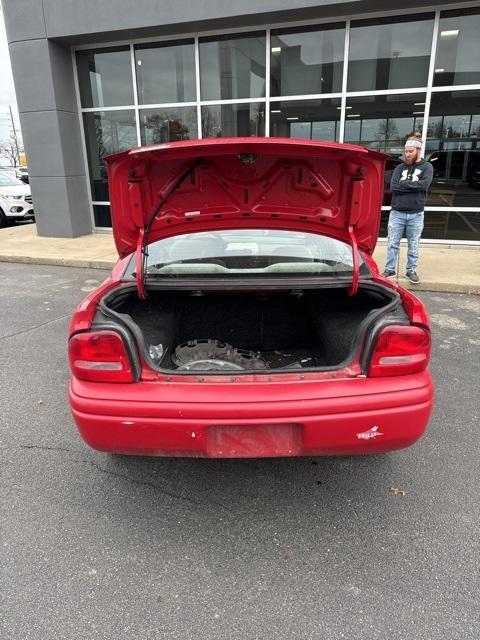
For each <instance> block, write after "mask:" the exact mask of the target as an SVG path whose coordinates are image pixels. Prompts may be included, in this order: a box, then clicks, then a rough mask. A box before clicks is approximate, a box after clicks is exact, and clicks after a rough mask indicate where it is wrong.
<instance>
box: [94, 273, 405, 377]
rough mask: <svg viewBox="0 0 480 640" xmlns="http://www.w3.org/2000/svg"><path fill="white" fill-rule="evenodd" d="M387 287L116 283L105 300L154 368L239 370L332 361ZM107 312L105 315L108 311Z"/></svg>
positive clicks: (380, 304) (355, 342) (356, 339)
mask: <svg viewBox="0 0 480 640" xmlns="http://www.w3.org/2000/svg"><path fill="white" fill-rule="evenodd" d="M398 300H399V298H398V296H397V295H396V294H395V293H394V292H393V291H392V292H388V291H387V290H385V289H383V288H375V286H374V285H368V286H365V287H362V288H360V289H359V291H358V293H357V294H356V295H355V296H352V297H349V296H348V294H347V291H346V289H343V288H338V289H317V290H292V291H280V292H279V291H265V290H258V291H247V292H246V291H226V292H218V291H209V290H201V291H199V290H197V291H167V290H150V291H149V296H148V298H147V299H146V300H140V299H139V298H138V296H137V293H136V291H133V290H132V289H128V290H125V289H124V290H122V291H119V292H116V293H115V294H114V295H111V296H110V297H109V299H108V300H107V301H105V304H106V306H107V308H108V310H110V311H114V315H115V314H119V316H118V318H119V319H121V320H122V321H123V322H125V323H126V324H127V325H129V326H130V327H131V328H132V329H133V330H134V333H135V334H136V336H137V340H138V341H139V342H141V343H142V342H143V345H142V347H143V349H144V353H145V354H148V355H149V356H150V359H151V361H152V362H153V364H154V365H155V366H156V367H157V368H159V369H177V370H183V371H205V372H207V371H233V370H236V371H241V370H250V371H251V370H268V369H302V368H319V367H337V366H339V365H341V364H343V363H345V361H346V360H348V359H350V358H351V357H352V356H353V354H354V352H355V351H356V349H357V348H358V346H359V345H360V339H361V337H362V336H363V334H364V332H365V331H366V329H367V328H369V327H370V326H372V324H373V323H374V322H375V320H376V318H378V317H379V316H380V315H383V310H385V307H387V306H388V305H390V308H391V309H392V312H393V310H394V308H397V311H396V313H399V312H400V313H404V312H403V309H402V307H401V305H398V304H396V301H398ZM109 315H111V314H109Z"/></svg>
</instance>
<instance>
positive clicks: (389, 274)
mask: <svg viewBox="0 0 480 640" xmlns="http://www.w3.org/2000/svg"><path fill="white" fill-rule="evenodd" d="M382 276H383V277H384V278H394V277H395V271H392V270H391V269H385V271H384V272H383V273H382Z"/></svg>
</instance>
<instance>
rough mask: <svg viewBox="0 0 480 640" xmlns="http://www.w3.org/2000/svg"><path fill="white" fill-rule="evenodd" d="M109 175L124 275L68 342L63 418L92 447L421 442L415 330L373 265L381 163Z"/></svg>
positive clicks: (422, 350) (420, 331) (276, 144)
mask: <svg viewBox="0 0 480 640" xmlns="http://www.w3.org/2000/svg"><path fill="white" fill-rule="evenodd" d="M106 161H107V166H108V179H109V186H110V198H111V207H112V221H113V234H114V238H115V243H116V247H117V249H118V253H119V256H120V260H119V262H118V263H117V265H116V266H115V268H114V269H113V272H112V274H111V275H110V276H109V277H108V278H107V280H106V281H105V282H104V283H103V284H102V285H101V286H100V287H98V288H97V289H96V290H95V291H93V292H91V293H90V294H89V295H88V296H87V298H86V299H85V300H84V301H83V302H82V303H81V304H80V305H79V306H78V307H77V309H76V311H75V312H74V315H73V318H72V321H71V325H70V333H69V357H70V366H71V371H72V378H71V381H70V386H69V398H70V404H71V408H72V412H73V416H74V419H75V421H76V424H77V426H78V429H79V431H80V434H81V436H82V437H83V439H84V440H85V441H86V442H87V443H88V444H89V445H90V446H92V447H94V448H96V449H99V450H101V451H107V452H114V453H121V454H137V455H138V454H141V455H163V456H199V457H213V458H215V457H218V458H225V457H269V456H300V455H330V454H365V453H378V452H385V451H389V450H392V449H398V448H401V447H406V446H409V445H411V444H412V443H413V442H415V441H416V440H417V439H418V438H419V437H420V436H421V435H422V433H423V431H424V429H425V428H426V425H427V422H428V419H429V416H430V412H431V409H432V403H433V382H432V378H431V375H430V373H429V371H428V363H429V357H430V348H431V337H430V327H429V319H428V315H427V312H426V310H425V307H424V305H423V303H422V302H421V301H420V300H419V299H418V298H416V297H415V296H414V295H412V294H411V293H410V292H409V291H407V290H405V289H403V288H402V287H400V286H398V285H397V284H395V283H394V282H392V281H390V280H387V279H385V278H383V277H382V276H381V275H380V273H379V270H378V268H377V266H376V264H375V262H374V261H373V259H372V257H371V256H372V252H373V249H374V247H375V244H376V239H377V233H378V227H379V220H380V206H381V198H382V191H383V174H384V162H385V156H384V155H383V154H380V153H378V152H375V151H370V150H367V149H364V148H363V147H357V146H352V145H343V144H338V143H330V142H319V141H306V140H290V139H280V138H270V139H269V138H237V139H221V140H218V139H216V140H197V141H188V142H176V143H170V144H159V145H156V146H150V147H143V148H136V149H132V150H130V151H126V152H122V153H118V154H115V155H112V156H109V157H107V159H106Z"/></svg>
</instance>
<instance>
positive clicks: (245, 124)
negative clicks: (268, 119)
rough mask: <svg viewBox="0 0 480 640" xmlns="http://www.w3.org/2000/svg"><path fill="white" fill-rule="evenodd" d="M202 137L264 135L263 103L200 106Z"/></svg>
mask: <svg viewBox="0 0 480 640" xmlns="http://www.w3.org/2000/svg"><path fill="white" fill-rule="evenodd" d="M202 131H203V137H204V138H225V137H229V136H264V135H265V104H264V103H263V102H256V103H250V104H218V105H211V106H206V107H202Z"/></svg>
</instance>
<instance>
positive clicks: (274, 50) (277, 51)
mask: <svg viewBox="0 0 480 640" xmlns="http://www.w3.org/2000/svg"><path fill="white" fill-rule="evenodd" d="M281 52H282V47H272V53H281Z"/></svg>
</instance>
